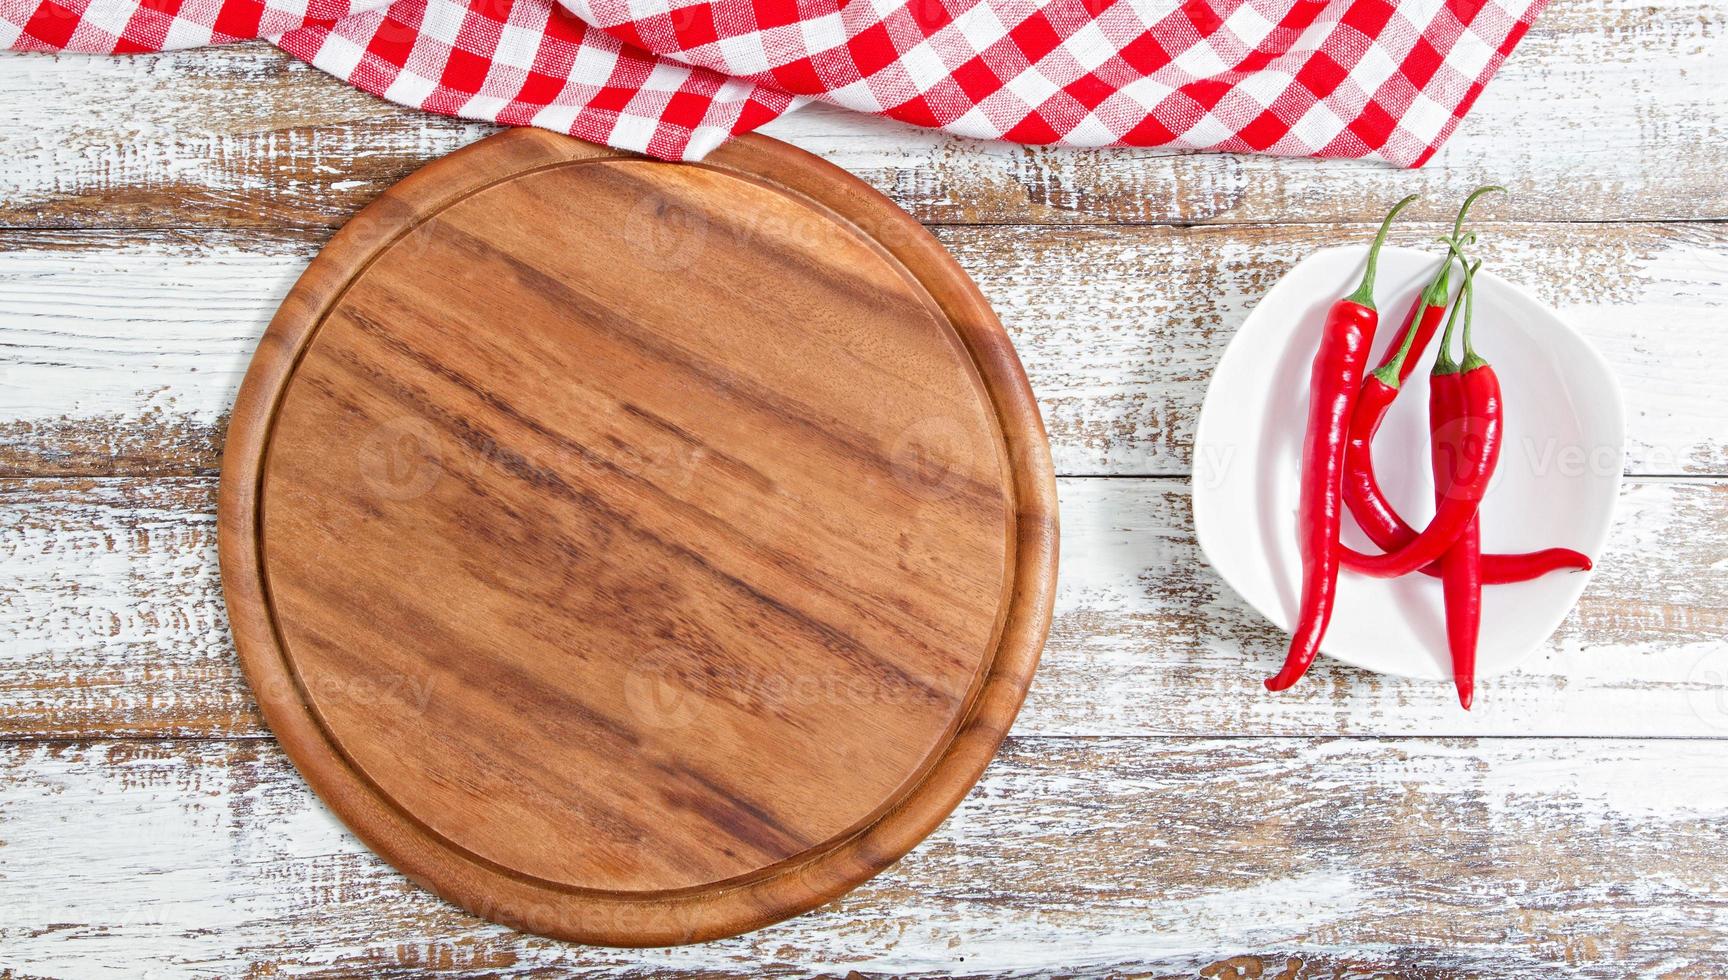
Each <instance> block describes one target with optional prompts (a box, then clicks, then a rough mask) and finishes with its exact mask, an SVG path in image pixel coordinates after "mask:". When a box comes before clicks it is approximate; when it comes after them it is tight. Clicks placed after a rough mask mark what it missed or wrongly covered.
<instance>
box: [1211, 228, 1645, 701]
mask: <svg viewBox="0 0 1728 980" xmlns="http://www.w3.org/2000/svg"><path fill="white" fill-rule="evenodd" d="M1367 253H1368V246H1367V245H1360V244H1353V245H1331V246H1327V247H1325V248H1319V249H1315V250H1313V251H1310V252H1308V253H1307V254H1305V255H1304V256H1302V258H1300V259H1299V260H1297V261H1296V262H1294V263H1292V264H1291V266H1290V267H1289V269H1287V270H1286V271H1285V272H1284V274H1283V275H1281V276H1279V277H1278V281H1277V282H1275V283H1273V284H1272V286H1271V288H1269V289H1267V290H1266V292H1265V293H1264V294H1263V295H1262V296H1261V297H1260V298H1259V300H1257V301H1256V303H1255V305H1254V308H1253V309H1251V310H1249V311H1248V314H1247V315H1246V316H1245V317H1244V318H1243V320H1242V323H1241V324H1240V325H1239V326H1238V327H1237V328H1236V332H1235V333H1234V334H1233V335H1232V336H1231V338H1230V341H1229V343H1227V344H1226V345H1225V348H1224V353H1223V354H1221V355H1220V356H1219V358H1218V364H1217V366H1216V367H1215V368H1213V371H1212V376H1211V377H1210V378H1209V379H1208V380H1207V384H1206V393H1205V395H1204V396H1203V398H1202V400H1201V405H1200V414H1199V418H1198V419H1197V420H1196V422H1195V426H1194V458H1195V460H1196V462H1195V463H1194V464H1193V466H1192V469H1193V473H1194V476H1193V478H1192V481H1191V483H1190V486H1191V493H1192V500H1193V511H1194V532H1195V541H1196V543H1197V544H1198V546H1199V548H1200V553H1201V555H1202V556H1203V557H1204V558H1205V559H1206V562H1207V564H1209V565H1210V566H1211V567H1212V570H1213V571H1214V572H1215V573H1217V575H1218V577H1219V578H1220V579H1222V580H1223V581H1224V584H1226V585H1228V586H1229V587H1230V589H1231V591H1233V592H1235V593H1236V595H1237V597H1238V598H1240V599H1241V600H1242V601H1243V602H1244V603H1246V604H1247V605H1248V607H1249V608H1251V609H1253V610H1254V611H1255V612H1256V613H1258V614H1259V615H1260V616H1262V617H1264V618H1265V619H1266V620H1267V621H1269V622H1270V623H1271V624H1272V625H1273V626H1275V627H1277V628H1278V629H1279V630H1280V631H1281V632H1288V631H1289V623H1288V620H1287V617H1286V616H1285V614H1284V611H1283V610H1282V609H1281V608H1272V609H1268V608H1265V607H1263V606H1262V605H1261V604H1260V603H1259V602H1258V601H1256V600H1255V599H1253V598H1251V597H1250V594H1249V591H1248V590H1244V589H1243V588H1242V587H1241V585H1240V584H1239V580H1238V579H1237V577H1236V576H1235V575H1234V574H1233V572H1232V571H1231V570H1230V567H1229V563H1228V562H1225V563H1222V564H1221V563H1220V562H1219V561H1218V559H1217V552H1219V551H1220V550H1221V549H1220V546H1219V543H1218V542H1217V541H1216V540H1213V541H1211V542H1210V543H1209V542H1208V538H1209V537H1212V536H1213V535H1214V534H1215V532H1214V531H1212V530H1210V529H1212V528H1213V527H1214V525H1215V522H1216V521H1217V520H1219V519H1220V518H1218V517H1217V516H1215V515H1214V514H1213V511H1214V508H1215V507H1216V506H1219V505H1218V504H1217V502H1216V501H1215V500H1214V499H1213V491H1211V490H1209V489H1205V481H1204V480H1202V479H1201V470H1200V466H1201V463H1200V460H1202V459H1203V458H1206V457H1208V456H1209V455H1212V454H1208V453H1206V452H1205V451H1204V447H1205V445H1206V443H1207V441H1208V437H1207V430H1208V424H1207V423H1208V418H1209V417H1210V416H1211V412H1210V411H1209V410H1210V409H1211V407H1212V406H1213V405H1214V404H1215V402H1214V399H1213V395H1214V393H1215V392H1216V390H1217V385H1218V383H1219V378H1220V377H1221V376H1222V375H1224V373H1225V371H1224V368H1225V365H1226V363H1227V362H1228V361H1230V360H1231V359H1232V358H1249V357H1253V356H1254V355H1255V354H1256V353H1257V352H1254V351H1250V350H1248V344H1247V343H1246V342H1243V328H1244V327H1246V326H1247V325H1248V323H1249V321H1250V320H1251V319H1252V318H1253V317H1254V316H1255V315H1256V314H1257V313H1259V312H1260V310H1261V309H1263V308H1265V307H1266V306H1267V304H1268V303H1269V302H1272V301H1274V300H1275V299H1276V298H1277V296H1278V294H1279V292H1280V291H1281V290H1288V289H1289V288H1291V287H1290V286H1289V283H1290V281H1291V279H1292V278H1293V277H1294V276H1295V275H1296V273H1297V271H1298V270H1300V269H1301V268H1302V267H1303V266H1304V265H1308V264H1310V263H1313V262H1316V261H1319V260H1321V259H1325V258H1330V257H1341V256H1343V255H1345V254H1352V255H1355V256H1358V257H1361V258H1365V257H1366V256H1367ZM1382 253H1383V254H1387V253H1398V254H1400V255H1403V256H1407V257H1419V258H1421V259H1423V260H1427V261H1428V262H1429V263H1430V264H1432V262H1433V261H1434V259H1435V254H1434V253H1432V252H1429V251H1424V250H1422V249H1418V248H1413V247H1410V246H1399V245H1386V246H1385V247H1384V248H1383V249H1382ZM1476 276H1477V278H1478V279H1479V280H1482V281H1487V282H1492V283H1493V284H1494V286H1495V288H1497V289H1505V290H1507V291H1508V292H1510V293H1511V294H1513V295H1514V296H1516V297H1517V298H1518V299H1519V300H1520V301H1522V302H1526V303H1529V304H1531V305H1533V306H1535V307H1536V308H1538V309H1540V310H1542V311H1543V312H1544V313H1546V314H1547V315H1548V316H1549V317H1550V318H1551V319H1552V320H1553V321H1554V322H1555V323H1556V324H1558V326H1559V327H1560V329H1561V330H1562V331H1563V332H1564V333H1565V334H1567V335H1569V336H1570V337H1571V339H1572V340H1573V341H1575V342H1576V345H1577V348H1578V350H1579V351H1581V352H1582V353H1583V354H1584V356H1585V357H1586V358H1587V359H1588V360H1589V362H1590V363H1591V364H1592V365H1593V366H1594V367H1595V368H1596V369H1597V370H1598V371H1600V372H1601V374H1602V376H1603V377H1604V378H1606V379H1607V380H1608V382H1609V383H1608V384H1607V385H1606V386H1605V388H1606V391H1605V393H1599V395H1600V397H1602V399H1603V400H1604V401H1606V402H1607V403H1608V404H1607V405H1606V406H1605V408H1606V409H1607V411H1606V417H1608V418H1610V419H1612V420H1613V422H1614V425H1615V430H1616V431H1615V432H1614V433H1613V435H1614V437H1615V441H1616V457H1617V460H1616V464H1617V465H1616V466H1615V468H1614V470H1613V473H1612V476H1611V477H1610V479H1611V493H1612V496H1611V500H1610V503H1609V507H1608V511H1607V519H1606V520H1605V521H1604V522H1603V525H1602V528H1601V530H1600V532H1599V533H1598V534H1597V535H1595V540H1592V541H1590V542H1585V544H1587V546H1588V548H1589V552H1588V553H1589V554H1590V556H1591V558H1592V561H1593V563H1595V564H1596V565H1597V566H1598V567H1599V566H1600V563H1601V561H1602V558H1603V556H1604V554H1603V552H1604V548H1605V547H1606V544H1607V540H1608V537H1609V535H1610V534H1611V532H1612V530H1613V526H1614V512H1615V511H1616V510H1617V509H1618V506H1619V497H1620V495H1621V492H1622V491H1623V489H1624V481H1625V469H1626V452H1627V447H1626V403H1625V397H1624V393H1623V392H1622V390H1621V385H1620V379H1619V377H1618V375H1616V374H1615V372H1614V369H1613V365H1612V364H1611V363H1610V362H1609V361H1608V359H1607V357H1606V356H1605V355H1604V354H1603V353H1602V352H1601V351H1600V350H1598V349H1597V347H1596V345H1595V344H1594V343H1592V342H1591V340H1590V338H1589V337H1587V336H1586V335H1585V334H1584V333H1582V332H1581V331H1579V330H1578V328H1577V327H1575V326H1573V325H1572V323H1571V322H1570V321H1568V320H1567V319H1566V317H1564V316H1562V315H1561V314H1560V311H1558V310H1556V309H1554V308H1553V307H1552V306H1550V305H1549V304H1548V303H1546V302H1544V301H1543V300H1542V299H1541V298H1540V297H1538V296H1536V295H1535V293H1533V292H1532V291H1531V290H1530V289H1529V288H1527V287H1526V286H1524V285H1523V284H1522V283H1519V282H1516V281H1514V280H1511V279H1507V278H1505V277H1504V276H1501V275H1498V274H1497V273H1495V272H1494V271H1493V270H1491V269H1487V268H1484V269H1482V270H1481V271H1480V272H1478V273H1476ZM1378 339H1379V338H1378V337H1376V340H1378ZM1282 351H1283V348H1279V350H1278V351H1277V352H1276V353H1282ZM1265 356H1273V354H1266V355H1265ZM1203 513H1204V514H1205V515H1207V516H1202V515H1203ZM1577 574H1581V575H1583V576H1585V578H1584V584H1583V586H1582V587H1581V588H1580V595H1582V591H1583V589H1586V588H1588V587H1589V583H1590V581H1591V580H1593V579H1594V577H1595V574H1596V572H1595V570H1594V569H1592V570H1591V571H1588V572H1582V573H1577ZM1577 603H1578V599H1577V598H1574V599H1573V600H1572V602H1571V603H1570V604H1569V605H1567V606H1566V607H1565V608H1563V609H1561V610H1559V611H1558V613H1556V614H1555V615H1553V616H1552V617H1550V619H1551V621H1550V622H1548V623H1547V626H1546V628H1545V629H1544V630H1543V638H1542V639H1541V640H1538V641H1537V642H1536V643H1534V644H1532V645H1531V646H1530V647H1529V649H1526V650H1524V651H1523V652H1521V653H1519V654H1518V655H1516V656H1514V657H1512V658H1511V659H1510V660H1509V661H1507V662H1506V663H1504V664H1502V665H1499V666H1498V667H1497V668H1496V669H1493V670H1490V671H1482V670H1480V669H1479V670H1478V671H1477V674H1476V676H1477V677H1478V678H1479V679H1480V678H1486V677H1494V676H1498V675H1500V674H1503V673H1509V672H1511V671H1513V670H1517V669H1518V668H1519V667H1521V666H1523V665H1524V664H1525V663H1527V662H1529V660H1530V659H1531V657H1533V656H1535V654H1536V653H1537V651H1539V650H1541V649H1543V647H1544V644H1546V642H1547V640H1548V639H1550V638H1552V636H1553V635H1554V632H1555V630H1557V629H1559V627H1560V625H1561V624H1562V623H1563V622H1564V621H1565V619H1566V617H1567V616H1569V615H1570V614H1571V611H1572V609H1573V608H1575V607H1576V606H1577ZM1320 652H1321V654H1322V655H1323V656H1326V657H1328V658H1330V659H1332V660H1335V661H1337V662H1339V663H1342V664H1348V665H1350V666H1352V667H1355V668H1358V669H1361V670H1367V671H1372V672H1374V673H1377V674H1383V675H1385V676H1388V677H1401V678H1406V679H1409V680H1414V681H1422V682H1432V683H1446V684H1450V683H1451V678H1450V677H1447V678H1445V679H1436V678H1434V677H1430V676H1426V675H1422V674H1415V673H1410V672H1408V671H1403V670H1397V669H1389V668H1387V667H1386V666H1383V665H1380V664H1375V663H1371V662H1367V661H1364V660H1363V659H1361V658H1357V657H1352V656H1349V655H1341V654H1338V653H1334V652H1332V651H1330V650H1327V649H1326V647H1325V644H1324V643H1322V644H1321V650H1320Z"/></svg>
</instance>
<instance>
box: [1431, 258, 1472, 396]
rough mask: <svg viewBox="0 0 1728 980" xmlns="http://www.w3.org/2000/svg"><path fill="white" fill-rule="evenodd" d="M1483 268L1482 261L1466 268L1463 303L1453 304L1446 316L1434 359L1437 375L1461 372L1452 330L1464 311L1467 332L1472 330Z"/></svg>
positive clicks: (1461, 295)
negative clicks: (1478, 278)
mask: <svg viewBox="0 0 1728 980" xmlns="http://www.w3.org/2000/svg"><path fill="white" fill-rule="evenodd" d="M1459 258H1460V259H1461V260H1462V259H1463V253H1459ZM1481 267H1482V262H1481V260H1477V261H1476V262H1472V263H1470V264H1468V265H1466V266H1464V290H1463V292H1462V293H1461V294H1460V298H1461V299H1462V300H1463V302H1460V303H1454V304H1452V312H1450V313H1448V314H1446V330H1445V332H1444V333H1442V334H1441V335H1440V353H1439V354H1437V355H1435V357H1434V373H1435V374H1457V373H1458V371H1459V367H1458V362H1457V361H1454V360H1453V359H1452V328H1453V326H1454V325H1456V324H1457V322H1458V311H1459V310H1463V311H1464V329H1465V331H1466V332H1468V331H1469V329H1470V314H1471V313H1472V312H1474V311H1473V310H1472V309H1471V307H1473V306H1474V305H1475V300H1474V298H1473V297H1474V296H1475V292H1476V282H1475V275H1476V270H1477V269H1480V268H1481Z"/></svg>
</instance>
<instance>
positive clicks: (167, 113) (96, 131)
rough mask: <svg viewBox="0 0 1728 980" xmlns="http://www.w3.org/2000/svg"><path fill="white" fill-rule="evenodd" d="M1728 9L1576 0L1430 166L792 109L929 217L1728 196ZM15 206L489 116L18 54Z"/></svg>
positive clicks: (211, 177)
mask: <svg viewBox="0 0 1728 980" xmlns="http://www.w3.org/2000/svg"><path fill="white" fill-rule="evenodd" d="M1724 36H1728V9H1724V8H1723V7H1722V6H1721V5H1720V4H1714V3H1710V2H1708V0H1656V2H1645V0H1557V2H1555V3H1553V4H1552V5H1551V6H1550V7H1549V8H1548V10H1547V11H1545V12H1544V13H1543V15H1542V17H1541V19H1540V20H1539V21H1538V22H1537V24H1536V27H1535V29H1534V30H1533V31H1532V32H1531V34H1530V35H1529V36H1528V37H1527V38H1526V39H1525V40H1524V42H1523V44H1522V45H1521V47H1520V48H1519V50H1518V51H1517V52H1516V53H1515V54H1514V56H1513V57H1512V58H1511V59H1510V60H1509V61H1508V62H1507V64H1506V65H1505V67H1504V68H1503V69H1502V70H1501V72H1500V76H1499V77H1498V78H1497V79H1496V80H1495V82H1494V84H1492V85H1491V86H1490V87H1489V88H1488V90H1487V92H1486V93H1485V94H1484V95H1483V97H1482V98H1481V99H1480V101H1479V102H1478V104H1477V106H1476V107H1475V109H1474V110H1473V111H1472V113H1471V115H1470V117H1469V118H1468V119H1467V120H1466V122H1465V124H1464V126H1463V127H1462V128H1461V130H1460V131H1459V133H1458V134H1457V135H1456V136H1455V137H1454V138H1453V140H1452V141H1451V143H1450V144H1449V145H1448V146H1447V147H1446V148H1445V149H1444V150H1443V151H1442V153H1441V154H1440V155H1439V156H1438V157H1437V158H1436V159H1435V160H1434V161H1433V162H1431V163H1430V164H1429V165H1428V166H1427V167H1425V168H1424V169H1423V170H1422V171H1420V172H1417V173H1408V172H1401V171H1397V170H1393V169H1390V168H1386V167H1382V166H1378V165H1372V164H1359V165H1352V164H1339V163H1331V162H1316V161H1287V160H1277V159H1273V158H1267V157H1255V156H1234V155H1210V154H1191V153H1173V152H1169V151H1159V150H1106V151H1067V150H1055V149H1047V148H1023V147H1016V146H1010V145H1005V144H986V143H978V142H973V141H968V140H961V139H956V138H952V137H947V136H942V135H940V134H936V133H931V132H928V131H922V130H917V129H914V128H911V127H907V126H904V125H901V124H898V123H893V122H888V121H883V120H878V119H872V118H869V117H864V116H859V115H857V114H853V113H846V112H842V111H838V110H831V109H823V108H816V109H812V110H809V111H807V112H804V113H796V114H794V115H792V116H789V117H787V118H786V119H784V120H781V121H779V122H777V123H775V124H774V125H772V126H771V127H770V128H769V129H768V132H770V133H772V134H775V135H778V136H780V137H781V138H783V139H788V140H790V141H792V142H794V143H797V144H798V145H800V146H803V147H805V148H807V149H810V150H812V151H814V152H816V153H818V154H821V155H822V156H824V157H826V158H828V159H830V160H832V161H834V162H835V163H837V164H839V165H840V166H842V167H845V168H846V169H848V170H850V171H852V172H854V173H857V174H859V175H860V176H862V177H864V178H865V179H866V180H868V181H870V182H871V183H872V184H874V185H876V186H877V187H879V188H881V189H882V190H883V191H884V192H886V193H888V194H889V195H890V196H892V197H893V198H894V199H895V200H896V201H897V202H899V203H900V204H901V205H902V206H903V207H905V208H907V209H908V210H910V211H911V212H912V213H913V214H915V215H917V216H918V217H919V218H921V219H923V220H926V221H941V222H960V223H972V222H1036V223H1054V224H1072V223H1079V222H1167V221H1174V222H1183V223H1186V222H1255V221H1268V220H1272V221H1283V220H1289V219H1290V218H1292V217H1293V216H1296V215H1302V216H1304V217H1305V218H1307V219H1309V220H1322V221H1328V220H1366V219H1369V218H1374V217H1378V213H1379V211H1380V209H1381V208H1383V207H1384V204H1385V202H1386V201H1388V200H1391V199H1393V198H1396V197H1397V196H1400V195H1401V194H1403V193H1406V192H1409V191H1412V190H1420V191H1424V192H1426V193H1428V194H1430V195H1431V196H1432V197H1433V198H1434V199H1435V200H1436V201H1441V200H1446V201H1450V200H1456V199H1457V198H1458V197H1461V196H1462V195H1463V193H1464V192H1465V191H1467V190H1468V189H1469V188H1470V187H1473V186H1475V185H1477V184H1480V183H1484V182H1497V183H1506V184H1507V185H1508V186H1510V187H1511V188H1512V189H1513V190H1514V191H1516V192H1518V193H1517V197H1516V198H1515V199H1514V200H1513V202H1511V203H1509V204H1506V205H1503V206H1502V207H1503V210H1502V212H1501V213H1502V215H1503V216H1505V217H1515V218H1520V219H1540V220H1575V219H1579V218H1587V219H1604V220H1627V219H1651V218H1671V219H1683V218H1709V217H1721V216H1723V215H1728V180H1725V179H1724V177H1723V174H1724V173H1725V172H1728V139H1724V136H1728V103H1724V102H1723V100H1722V99H1720V98H1719V97H1717V93H1718V92H1719V91H1720V90H1721V88H1722V87H1723V85H1724V84H1728V45H1724V44H1723V43H1722V38H1723V37H1724ZM0 117H4V118H7V119H10V120H14V124H13V125H10V126H8V127H6V128H5V129H4V130H0V223H5V224H11V225H30V226H54V227H114V226H116V225H127V226H152V227H188V226H210V225H230V226H232V225H247V226H264V227H273V226H280V225H285V224H307V225H318V226H328V225H334V224H340V223H341V222H342V221H343V220H345V219H346V218H347V216H348V215H349V214H351V213H352V212H353V211H354V210H355V208H357V207H358V206H360V205H361V204H364V203H365V202H366V201H369V200H371V199H372V198H373V197H375V196H376V195H377V194H378V193H379V192H380V191H381V190H383V188H384V187H386V186H388V185H389V184H390V183H393V182H394V181H396V180H398V179H400V178H401V177H402V176H403V175H404V174H406V173H408V172H409V171H410V170H413V169H414V168H415V167H417V166H419V165H420V164H422V163H424V162H425V161H426V160H428V159H430V158H432V157H435V156H439V155H441V154H444V153H446V152H449V151H450V150H452V149H455V148H457V147H459V146H462V145H464V144H466V143H468V142H470V141H472V140H474V139H477V138H478V137H480V136H481V135H483V134H484V133H485V132H487V130H486V129H485V128H484V127H480V126H476V125H473V124H468V123H463V122H460V121H457V120H450V119H443V118H438V117H433V116H430V115H426V114H423V113H418V112H412V111H409V110H405V109H400V108H397V107H395V106H391V105H389V104H387V103H384V102H382V101H380V100H377V99H373V98H372V97H370V96H367V95H364V94H361V93H360V92H358V91H357V90H354V89H351V88H348V87H347V86H345V85H343V84H342V83H340V82H338V81H336V80H334V79H332V78H329V77H327V76H325V75H323V74H321V73H319V72H317V71H315V70H313V69H310V68H306V67H304V66H302V65H299V64H298V63H295V62H293V61H292V60H291V59H288V58H287V57H286V56H284V55H281V54H279V53H277V52H276V51H275V50H274V49H271V48H269V47H267V46H265V45H263V44H248V45H241V46H235V47H230V48H226V49H202V50H197V51H189V52H179V53H171V54H160V55H147V56H139V57H134V58H128V59H91V58H84V57H74V56H61V57H59V58H48V57H41V56H13V57H0Z"/></svg>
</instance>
